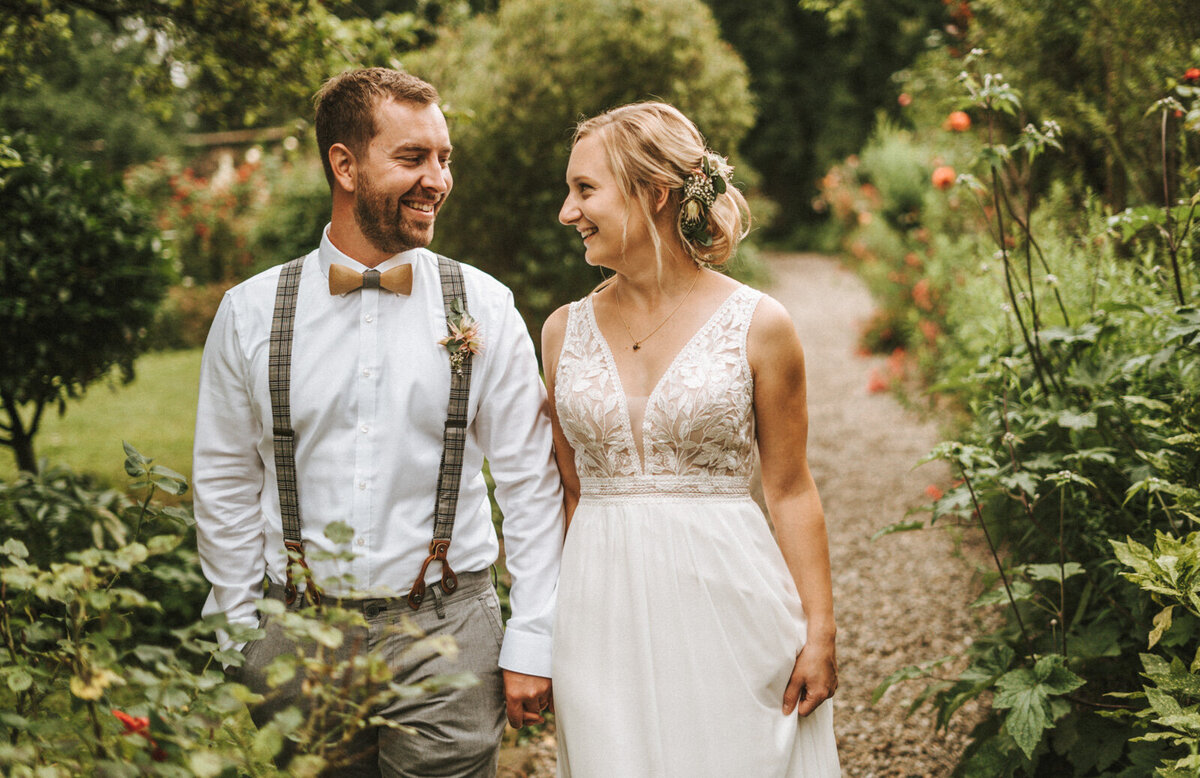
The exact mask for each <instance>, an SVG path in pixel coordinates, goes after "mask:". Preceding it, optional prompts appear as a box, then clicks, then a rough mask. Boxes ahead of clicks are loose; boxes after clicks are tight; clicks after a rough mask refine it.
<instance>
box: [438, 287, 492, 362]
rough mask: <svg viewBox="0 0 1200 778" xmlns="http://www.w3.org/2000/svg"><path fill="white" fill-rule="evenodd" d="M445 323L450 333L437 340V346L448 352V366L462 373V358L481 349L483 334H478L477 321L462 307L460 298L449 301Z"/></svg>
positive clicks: (477, 352)
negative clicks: (444, 348) (448, 311)
mask: <svg viewBox="0 0 1200 778" xmlns="http://www.w3.org/2000/svg"><path fill="white" fill-rule="evenodd" d="M446 325H447V327H448V329H449V330H450V334H449V335H447V336H446V337H444V338H442V339H441V340H439V341H438V345H439V346H445V347H446V351H448V352H450V367H451V368H453V369H454V372H456V373H462V366H463V360H464V359H466V358H467V355H468V354H469V355H472V356H474V355H475V354H479V353H481V352H482V351H483V336H482V335H481V334H480V332H479V330H480V327H479V321H478V320H477V319H476V318H475V317H474V316H472V315H471V314H469V313H467V312H466V310H465V309H463V304H462V300H460V299H458V298H455V299H454V302H452V303H450V315H449V316H447V317H446Z"/></svg>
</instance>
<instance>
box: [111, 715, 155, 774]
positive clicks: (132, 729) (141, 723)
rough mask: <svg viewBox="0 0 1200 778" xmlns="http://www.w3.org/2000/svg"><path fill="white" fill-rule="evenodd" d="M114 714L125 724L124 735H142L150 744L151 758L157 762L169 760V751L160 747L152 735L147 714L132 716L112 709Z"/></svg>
mask: <svg viewBox="0 0 1200 778" xmlns="http://www.w3.org/2000/svg"><path fill="white" fill-rule="evenodd" d="M112 715H114V716H116V717H117V720H118V721H120V722H121V723H122V724H124V725H125V731H124V732H122V733H121V734H122V735H141V736H142V737H144V738H146V742H147V743H149V744H150V758H151V759H153V760H154V761H155V762H165V761H167V752H166V751H164V750H162V748H160V747H159V745H158V743H156V742H155V740H154V738H152V737H150V719H148V718H147V717H145V716H130V715H129V714H128V713H126V712H125V711H122V710H117V709H116V708H113V709H112Z"/></svg>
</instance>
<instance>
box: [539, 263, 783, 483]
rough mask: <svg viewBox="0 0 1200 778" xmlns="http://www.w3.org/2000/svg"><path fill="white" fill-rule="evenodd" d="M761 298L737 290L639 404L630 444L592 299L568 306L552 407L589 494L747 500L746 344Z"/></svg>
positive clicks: (750, 462) (624, 403)
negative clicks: (687, 493)
mask: <svg viewBox="0 0 1200 778" xmlns="http://www.w3.org/2000/svg"><path fill="white" fill-rule="evenodd" d="M761 297H762V293H760V292H757V291H755V290H753V289H751V288H749V287H746V286H742V287H739V288H738V289H737V290H735V291H734V292H733V293H732V294H731V295H729V297H728V298H726V300H725V301H724V302H723V303H722V304H721V306H720V307H719V308H718V309H717V310H716V312H714V313H713V315H712V317H711V318H709V320H708V321H707V322H706V323H705V324H704V326H702V327H701V328H700V329H699V330H697V331H696V334H695V335H693V336H692V338H691V340H689V341H688V342H687V343H686V344H685V345H684V347H683V348H682V349H681V350H680V351H679V353H678V354H676V356H675V359H674V360H673V361H672V362H671V364H670V366H669V367H668V368H667V370H666V372H665V373H663V375H662V377H661V378H660V379H659V380H658V384H657V385H656V386H655V387H654V390H653V391H652V392H651V393H650V396H649V397H647V398H645V413H644V416H643V419H642V423H641V424H640V425H639V427H640V429H639V430H638V431H637V433H638V435H639V438H636V439H635V437H634V429H633V426H632V424H631V422H630V402H631V400H630V398H628V397H627V396H626V394H625V390H624V388H623V387H622V385H621V378H620V376H619V375H618V373H617V366H616V362H615V360H614V359H613V355H612V351H611V350H610V349H609V346H608V343H607V342H606V341H605V340H604V336H603V335H601V333H600V328H599V327H598V326H597V324H596V316H595V311H594V309H593V308H592V301H591V298H590V297H588V298H584V299H583V300H580V301H578V302H575V303H573V304H572V305H571V307H570V312H569V314H568V316H567V329H566V334H565V336H564V338H563V345H562V352H561V354H560V356H559V361H558V372H557V373H556V375H555V385H554V400H555V405H556V406H557V410H558V414H559V421H560V423H561V424H562V429H563V433H564V434H565V435H566V438H567V440H568V441H569V442H570V444H571V447H572V448H573V449H574V452H575V469H576V471H577V472H578V474H579V477H580V482H581V485H582V487H583V491H584V492H585V493H587V492H588V491H590V490H599V491H609V492H611V491H613V490H616V491H641V492H643V493H649V492H659V491H674V489H673V488H672V485H673V484H674V485H681V486H684V487H685V488H686V489H688V490H697V489H699V490H701V491H718V492H719V491H724V490H726V489H727V488H732V489H734V490H735V491H744V490H745V488H746V486H745V485H746V483H747V482H748V480H749V477H750V474H751V471H752V469H753V466H754V408H753V399H754V381H753V377H752V376H751V374H750V365H749V363H748V362H747V361H746V334H747V332H748V330H749V328H750V319H751V317H752V316H753V314H754V308H755V306H756V305H757V304H758V301H759V299H760V298H761ZM639 439H640V442H641V447H640V448H641V454H640V455H639V446H638V442H639ZM643 460H644V461H643ZM630 479H632V480H630Z"/></svg>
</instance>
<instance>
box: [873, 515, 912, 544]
mask: <svg viewBox="0 0 1200 778" xmlns="http://www.w3.org/2000/svg"><path fill="white" fill-rule="evenodd" d="M924 528H925V522H924V521H921V520H920V519H914V520H912V521H898V522H896V523H894V524H889V525H887V526H886V527H883V528H881V529H878V530H876V531H875V533H874V534H873V535H871V538H870V542H872V543H873V542H875V541H876V540H878V539H879V538H882V537H884V536H886V535H893V534H895V533H897V532H911V531H912V530H916V529H924Z"/></svg>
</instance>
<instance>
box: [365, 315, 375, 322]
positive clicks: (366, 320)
mask: <svg viewBox="0 0 1200 778" xmlns="http://www.w3.org/2000/svg"><path fill="white" fill-rule="evenodd" d="M363 320H364V321H365V322H366V323H367V324H370V323H371V322H373V321H375V317H374V316H372V315H371V314H369V313H368V314H367V315H366V316H364V317H363Z"/></svg>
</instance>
